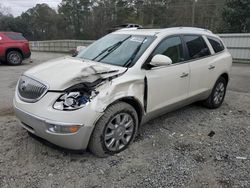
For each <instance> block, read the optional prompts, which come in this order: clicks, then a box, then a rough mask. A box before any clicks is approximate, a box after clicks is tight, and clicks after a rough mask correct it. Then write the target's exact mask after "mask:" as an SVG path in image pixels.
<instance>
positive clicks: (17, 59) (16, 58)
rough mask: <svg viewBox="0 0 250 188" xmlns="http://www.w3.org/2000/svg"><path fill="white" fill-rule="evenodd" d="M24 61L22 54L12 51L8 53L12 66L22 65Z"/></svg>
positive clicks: (9, 62) (8, 60)
mask: <svg viewBox="0 0 250 188" xmlns="http://www.w3.org/2000/svg"><path fill="white" fill-rule="evenodd" d="M22 61H23V57H22V54H21V53H20V52H18V51H10V52H8V53H7V62H8V64H10V65H21V63H22Z"/></svg>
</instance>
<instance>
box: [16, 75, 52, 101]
mask: <svg viewBox="0 0 250 188" xmlns="http://www.w3.org/2000/svg"><path fill="white" fill-rule="evenodd" d="M47 90H48V87H47V86H46V85H45V84H42V83H41V82H39V81H36V80H34V79H32V78H29V77H27V76H21V78H20V79H19V82H18V95H19V97H20V98H21V100H23V101H25V102H36V101H38V100H39V99H40V98H42V97H43V95H44V94H45V93H46V92H47Z"/></svg>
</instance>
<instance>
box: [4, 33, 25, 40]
mask: <svg viewBox="0 0 250 188" xmlns="http://www.w3.org/2000/svg"><path fill="white" fill-rule="evenodd" d="M5 35H6V36H7V37H8V38H10V39H12V40H26V39H25V38H24V37H23V35H22V34H20V33H5Z"/></svg>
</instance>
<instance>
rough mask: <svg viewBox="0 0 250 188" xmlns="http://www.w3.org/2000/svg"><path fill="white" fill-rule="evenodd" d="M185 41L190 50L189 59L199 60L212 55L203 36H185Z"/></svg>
mask: <svg viewBox="0 0 250 188" xmlns="http://www.w3.org/2000/svg"><path fill="white" fill-rule="evenodd" d="M184 40H185V43H186V45H187V48H188V54H189V59H198V58H201V57H206V56H208V55H211V53H210V51H209V48H208V46H207V44H206V42H205V41H204V39H203V38H202V36H199V35H184Z"/></svg>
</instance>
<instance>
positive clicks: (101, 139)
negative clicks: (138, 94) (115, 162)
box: [89, 102, 138, 157]
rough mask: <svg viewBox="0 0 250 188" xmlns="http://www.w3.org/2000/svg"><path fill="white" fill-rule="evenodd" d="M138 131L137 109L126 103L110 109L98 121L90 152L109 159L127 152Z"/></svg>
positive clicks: (90, 144)
mask: <svg viewBox="0 0 250 188" xmlns="http://www.w3.org/2000/svg"><path fill="white" fill-rule="evenodd" d="M137 129H138V115H137V113H136V111H135V109H134V108H133V107H132V106H131V105H129V104H127V103H124V102H118V103H115V104H113V105H111V106H110V107H108V108H107V109H106V110H105V112H104V114H103V116H102V117H101V118H100V119H99V120H98V122H97V123H96V125H95V129H94V131H93V133H92V136H91V138H90V142H89V150H90V151H91V152H92V153H93V154H95V155H96V156H98V157H107V156H109V155H114V154H117V153H120V152H121V151H123V150H125V149H126V148H127V147H128V146H129V145H130V143H131V142H133V140H134V138H135V136H136V133H137Z"/></svg>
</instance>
